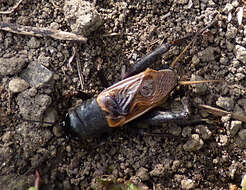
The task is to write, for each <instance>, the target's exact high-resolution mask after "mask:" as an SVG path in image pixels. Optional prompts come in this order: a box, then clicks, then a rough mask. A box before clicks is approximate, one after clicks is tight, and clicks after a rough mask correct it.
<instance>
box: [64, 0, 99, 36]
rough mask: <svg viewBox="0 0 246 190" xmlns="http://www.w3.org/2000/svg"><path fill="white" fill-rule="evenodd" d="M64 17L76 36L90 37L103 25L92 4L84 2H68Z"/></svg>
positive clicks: (72, 0) (74, 0)
mask: <svg viewBox="0 0 246 190" xmlns="http://www.w3.org/2000/svg"><path fill="white" fill-rule="evenodd" d="M63 11H64V16H65V19H66V20H67V23H68V24H70V27H71V29H72V31H73V32H74V33H76V34H83V35H85V36H88V35H90V33H91V32H93V31H95V30H96V29H97V28H98V27H99V26H100V25H101V24H102V19H101V17H100V15H99V14H98V12H97V10H96V8H95V7H94V6H93V4H92V3H90V2H88V1H83V0H66V1H65V3H64V7H63Z"/></svg>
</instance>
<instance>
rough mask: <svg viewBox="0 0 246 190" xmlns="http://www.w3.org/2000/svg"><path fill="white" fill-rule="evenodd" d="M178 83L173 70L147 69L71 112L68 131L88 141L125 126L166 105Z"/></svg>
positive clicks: (68, 115) (67, 117)
mask: <svg viewBox="0 0 246 190" xmlns="http://www.w3.org/2000/svg"><path fill="white" fill-rule="evenodd" d="M177 82H178V76H177V74H176V72H175V71H173V70H171V69H165V70H159V71H156V70H152V69H146V70H145V71H144V72H142V73H139V74H137V75H134V76H132V77H129V78H126V79H124V80H122V81H120V82H118V83H116V84H114V85H113V86H111V87H109V88H107V89H105V90H104V91H103V92H101V93H100V94H99V95H98V97H97V98H95V99H90V100H87V101H86V102H85V103H83V104H81V105H79V106H77V107H76V108H75V109H72V110H71V111H70V112H69V113H68V114H67V116H66V119H65V127H67V128H70V129H69V130H70V131H71V132H72V133H74V134H76V135H77V136H80V137H85V136H93V135H97V134H100V133H102V132H106V131H108V130H109V129H110V128H111V127H118V126H123V125H124V124H126V123H128V122H130V121H132V120H133V119H135V118H137V117H139V116H141V115H143V114H144V113H145V112H147V111H149V110H150V109H152V108H154V107H156V106H158V105H160V104H161V103H163V102H164V101H165V100H166V98H167V97H168V95H169V94H170V92H171V91H172V90H173V89H174V88H175V87H176V85H177V84H178V83H177Z"/></svg>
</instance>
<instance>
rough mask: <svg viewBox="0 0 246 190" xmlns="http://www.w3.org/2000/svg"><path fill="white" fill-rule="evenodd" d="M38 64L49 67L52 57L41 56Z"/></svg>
mask: <svg viewBox="0 0 246 190" xmlns="http://www.w3.org/2000/svg"><path fill="white" fill-rule="evenodd" d="M38 63H39V64H41V65H44V66H45V67H48V66H49V65H50V63H51V57H48V56H45V55H44V54H40V55H39V56H38Z"/></svg>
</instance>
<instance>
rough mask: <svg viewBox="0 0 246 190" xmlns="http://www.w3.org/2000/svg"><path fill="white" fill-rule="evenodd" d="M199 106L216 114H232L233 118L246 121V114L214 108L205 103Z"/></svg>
mask: <svg viewBox="0 0 246 190" xmlns="http://www.w3.org/2000/svg"><path fill="white" fill-rule="evenodd" d="M199 107H201V108H203V109H205V110H206V111H207V112H209V113H211V114H213V115H216V116H226V115H231V118H233V119H236V120H239V121H243V122H245V123H246V116H245V115H239V114H235V113H232V112H228V111H224V110H222V109H219V108H214V107H212V106H208V105H204V104H200V105H199Z"/></svg>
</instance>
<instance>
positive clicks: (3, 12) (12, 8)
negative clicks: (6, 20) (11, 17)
mask: <svg viewBox="0 0 246 190" xmlns="http://www.w3.org/2000/svg"><path fill="white" fill-rule="evenodd" d="M22 1H23V0H20V1H19V2H18V3H16V4H15V6H13V7H11V8H10V9H9V10H7V11H0V14H4V15H7V14H11V13H13V12H14V11H15V9H17V8H18V7H19V5H20V4H21V2H22Z"/></svg>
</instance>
